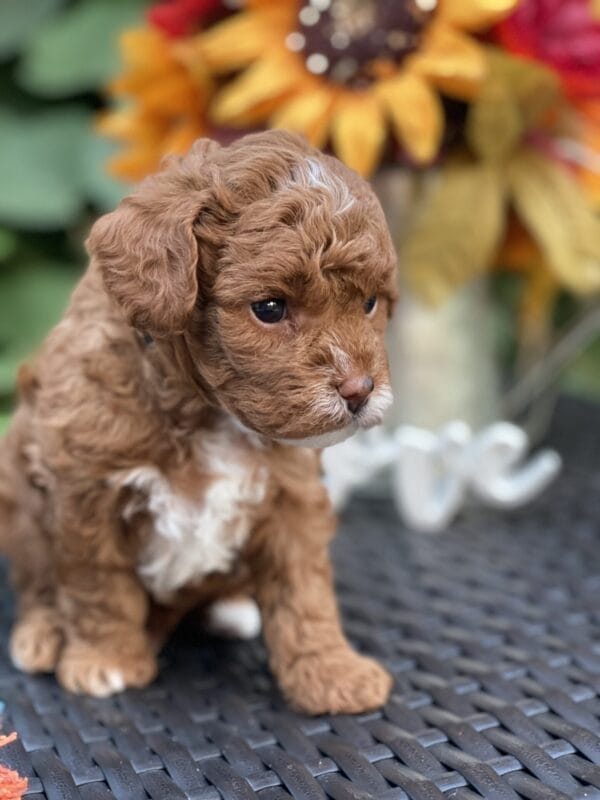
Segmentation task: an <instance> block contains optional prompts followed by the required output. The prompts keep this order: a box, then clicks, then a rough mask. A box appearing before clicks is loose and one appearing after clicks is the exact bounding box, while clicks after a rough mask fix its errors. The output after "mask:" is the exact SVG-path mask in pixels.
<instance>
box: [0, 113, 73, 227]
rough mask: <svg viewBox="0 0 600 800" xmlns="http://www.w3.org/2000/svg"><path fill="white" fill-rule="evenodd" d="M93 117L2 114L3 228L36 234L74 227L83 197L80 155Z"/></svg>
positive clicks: (0, 179) (0, 211)
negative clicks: (11, 227) (71, 225)
mask: <svg viewBox="0 0 600 800" xmlns="http://www.w3.org/2000/svg"><path fill="white" fill-rule="evenodd" d="M87 134H88V116H87V114H86V113H85V112H84V111H83V110H79V109H77V108H63V109H56V110H49V111H43V112H40V113H37V114H34V115H29V116H18V115H16V114H12V113H11V112H9V111H8V110H6V111H2V110H0V141H2V147H0V186H1V187H2V191H1V192H0V222H3V223H4V224H7V225H12V226H15V227H18V228H26V229H30V230H52V229H56V228H64V227H67V226H69V225H70V224H71V223H72V222H73V221H74V219H75V218H76V217H77V215H78V213H79V211H80V209H81V206H82V203H83V191H82V187H81V177H80V175H79V168H78V162H79V154H80V152H81V146H82V142H83V140H84V139H85V137H86V136H87Z"/></svg>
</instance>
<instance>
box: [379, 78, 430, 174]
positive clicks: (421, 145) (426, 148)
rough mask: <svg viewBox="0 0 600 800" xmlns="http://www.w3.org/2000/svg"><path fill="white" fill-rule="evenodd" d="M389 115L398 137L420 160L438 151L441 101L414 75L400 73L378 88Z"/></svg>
mask: <svg viewBox="0 0 600 800" xmlns="http://www.w3.org/2000/svg"><path fill="white" fill-rule="evenodd" d="M377 92H378V94H379V97H380V98H381V99H382V101H383V103H384V105H385V108H386V111H387V113H388V115H389V117H390V118H391V121H392V125H393V128H394V132H395V134H396V137H397V138H398V140H399V141H400V142H401V143H402V144H403V145H404V146H405V147H406V149H407V151H408V152H409V153H410V155H411V156H412V157H413V158H414V159H415V160H416V161H418V162H419V163H427V162H429V161H431V160H432V159H433V158H435V156H436V155H437V153H438V150H439V147H440V141H441V138H442V133H443V126H444V114H443V110H442V104H441V103H440V100H439V98H438V96H437V94H436V93H435V92H434V91H433V89H432V88H431V87H430V86H429V84H428V83H427V82H426V81H424V80H423V79H422V78H420V77H419V76H417V75H411V74H409V73H404V74H400V75H399V76H398V77H396V78H392V79H391V80H388V81H384V82H382V83H381V84H380V85H379V86H378V87H377Z"/></svg>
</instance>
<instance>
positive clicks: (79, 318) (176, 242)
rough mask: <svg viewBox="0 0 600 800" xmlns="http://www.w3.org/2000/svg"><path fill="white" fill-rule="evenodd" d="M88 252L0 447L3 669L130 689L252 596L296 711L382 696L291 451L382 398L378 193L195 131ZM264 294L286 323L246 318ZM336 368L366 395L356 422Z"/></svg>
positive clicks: (27, 374) (343, 426)
mask: <svg viewBox="0 0 600 800" xmlns="http://www.w3.org/2000/svg"><path fill="white" fill-rule="evenodd" d="M88 249H89V252H90V255H91V261H90V265H89V268H88V270H87V272H86V273H85V275H84V276H83V278H82V280H81V282H80V284H79V286H78V287H77V288H76V290H75V292H74V294H73V297H72V301H71V304H70V306H69V308H68V310H67V312H66V314H65V316H64V319H63V321H62V322H61V323H60V324H59V325H58V326H57V327H56V328H55V329H54V330H53V331H52V332H51V333H50V335H49V336H48V338H47V340H46V342H45V344H44V346H43V348H42V349H41V352H40V353H39V355H38V357H37V359H36V361H35V363H33V364H31V365H29V366H27V367H24V368H23V370H22V372H21V375H20V381H19V383H20V394H21V402H20V405H19V407H18V409H17V411H16V414H15V416H14V419H13V422H12V426H11V428H10V430H9V432H8V434H7V437H6V439H5V441H4V442H3V443H2V447H1V449H0V532H1V534H2V539H3V542H4V544H5V546H6V549H7V550H8V552H9V555H10V557H11V559H12V570H13V578H14V582H15V585H16V588H17V591H18V598H19V603H18V615H17V620H16V623H15V626H14V630H13V633H12V637H11V653H12V658H13V661H14V663H15V664H16V665H17V666H19V667H21V668H22V669H24V670H27V671H31V672H35V671H52V670H55V671H56V673H57V676H58V678H59V680H60V681H61V682H62V684H63V685H64V686H65V687H66V688H68V689H70V690H72V691H77V692H84V693H90V694H94V695H98V696H101V695H106V694H110V693H111V692H113V691H119V690H121V689H123V688H124V687H127V686H143V685H145V684H146V683H148V682H149V681H150V680H152V678H153V677H154V675H155V674H156V651H157V649H158V648H159V647H160V645H161V644H162V642H163V641H164V640H165V637H166V636H167V635H168V633H169V631H170V630H171V629H172V627H173V626H174V625H175V624H176V623H177V622H178V620H179V619H180V618H181V616H182V615H183V614H184V613H186V612H187V611H189V610H190V609H192V608H194V607H204V608H206V609H208V608H209V607H210V604H212V603H215V602H217V601H218V602H224V601H227V599H228V598H232V599H235V598H240V597H243V596H248V595H251V596H252V597H254V598H255V600H256V602H257V604H258V606H259V608H260V612H261V615H262V621H263V628H264V636H265V641H266V644H267V647H268V650H269V654H270V662H271V665H272V668H273V671H274V673H275V674H276V676H277V678H278V680H279V683H280V685H281V687H282V689H283V691H284V692H285V694H286V696H287V697H288V698H289V700H290V701H291V702H292V703H293V704H294V705H295V706H297V707H299V708H301V709H303V710H305V711H307V712H311V713H319V712H336V711H344V712H350V711H362V710H365V709H368V708H372V707H375V706H377V705H379V704H381V703H382V702H383V701H384V700H385V698H386V696H387V694H388V692H389V689H390V678H389V676H388V674H387V673H386V672H385V671H384V670H383V669H382V668H381V667H380V666H378V665H377V664H375V663H374V662H373V661H371V660H370V659H367V658H364V657H362V656H360V655H358V654H356V653H355V652H353V651H352V650H351V648H350V646H349V645H348V643H347V642H346V640H345V638H344V635H343V633H342V630H341V626H340V621H339V616H338V611H337V607H336V602H335V597H334V593H333V588H332V577H331V568H330V564H329V556H328V545H329V541H330V539H331V537H332V535H333V532H334V519H333V515H332V511H331V508H330V505H329V502H328V499H327V496H326V493H325V490H324V489H323V487H322V485H321V483H320V477H319V456H318V453H317V452H315V451H314V450H311V449H308V448H307V447H306V446H303V445H306V444H315V445H320V444H321V443H323V442H324V441H326V440H327V439H332V438H333V439H335V438H339V437H343V436H346V435H349V434H350V433H352V432H354V431H355V430H356V429H357V428H359V427H368V426H370V425H373V424H376V423H377V422H379V421H380V419H381V416H382V413H383V411H384V410H385V408H386V407H387V405H388V404H389V400H390V393H389V379H388V372H387V363H386V356H385V351H384V344H383V337H384V330H385V326H386V321H387V318H388V316H389V314H390V312H391V308H392V305H393V302H394V299H395V292H396V290H395V276H394V272H395V256H394V251H393V247H392V244H391V241H390V238H389V234H388V232H387V229H386V225H385V222H384V217H383V214H382V211H381V208H380V206H379V204H378V202H377V200H376V199H375V197H374V195H373V193H372V192H371V190H370V189H369V187H368V186H367V184H366V183H365V182H364V181H363V180H361V179H360V178H359V177H358V176H357V175H355V174H354V173H352V172H351V171H350V170H349V169H347V168H346V167H344V166H343V165H342V164H340V163H339V162H338V161H336V160H335V159H333V158H330V157H327V156H324V155H322V154H321V153H319V152H318V151H316V150H314V149H312V148H310V147H309V146H308V145H307V144H306V143H305V142H304V141H303V140H301V139H300V138H298V137H295V136H293V135H290V134H286V133H283V132H267V133H261V134H255V135H252V136H248V137H245V138H244V139H241V140H239V141H238V142H236V143H235V144H233V145H231V146H229V147H226V148H225V147H223V148H222V147H219V146H218V145H217V144H215V143H214V142H210V141H207V140H200V141H198V142H197V143H196V144H195V145H194V147H193V148H192V150H191V151H190V153H189V154H188V155H186V156H185V157H182V158H174V159H172V160H170V161H168V162H167V163H166V164H165V166H164V168H163V169H162V171H161V172H159V173H158V174H157V175H155V176H153V177H151V178H149V179H147V180H145V181H144V182H143V183H142V184H141V185H140V186H139V188H138V189H137V190H136V191H135V192H134V193H133V194H132V195H130V196H129V197H127V198H126V199H125V200H124V201H123V202H122V203H121V204H120V206H119V207H118V208H117V209H116V210H115V211H114V212H113V213H111V214H108V215H106V216H104V217H102V218H101V219H99V220H98V222H96V224H95V225H94V227H93V229H92V232H91V235H90V237H89V240H88ZM372 295H377V297H378V304H377V307H376V309H375V312H374V313H373V314H371V315H367V314H366V313H365V310H364V301H365V299H366V298H367V297H370V296H372ZM268 297H283V298H285V299H286V301H287V306H288V310H289V314H288V317H287V318H286V319H285V320H284V321H283V322H281V323H279V324H277V325H265V324H263V323H261V322H259V321H258V320H257V319H256V318H255V317H254V315H253V314H252V311H251V304H252V303H253V302H254V301H257V300H260V299H265V298H268ZM350 374H368V375H370V376H372V377H373V381H374V384H375V389H374V391H373V394H372V396H371V398H370V400H369V401H368V402H367V403H366V405H365V406H364V408H362V409H361V410H360V411H359V412H358V413H357V414H355V415H353V414H351V413H350V412H349V410H348V408H347V406H346V404H345V403H344V402H343V400H342V399H341V397H340V395H339V393H338V390H337V387H338V386H340V385H341V383H342V382H343V381H344V380H345V379H346V378H348V376H349V375H350ZM340 432H341V433H340ZM291 444H295V445H300V446H290V445H291ZM243 605H244V604H242V606H243ZM234 606H235V604H234ZM246 627H248V626H246ZM255 628H256V625H254V629H255Z"/></svg>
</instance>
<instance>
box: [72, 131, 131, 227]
mask: <svg viewBox="0 0 600 800" xmlns="http://www.w3.org/2000/svg"><path fill="white" fill-rule="evenodd" d="M82 145H83V146H82V154H81V182H82V187H83V191H84V192H85V195H86V197H87V198H88V199H89V200H90V201H91V202H92V203H93V204H94V205H95V206H96V208H97V209H98V210H99V211H112V209H113V208H114V207H115V206H116V205H117V204H118V203H119V202H120V201H121V200H122V199H123V197H124V195H125V194H126V193H127V192H128V191H129V189H130V188H131V186H130V184H128V183H125V182H124V181H119V180H116V179H115V178H113V177H111V176H110V175H109V174H108V170H107V169H106V163H107V161H108V159H109V158H110V156H111V155H112V154H113V153H115V152H116V151H117V150H118V149H119V145H118V144H116V143H115V142H111V141H109V140H108V139H104V138H102V137H100V136H97V135H96V134H94V132H93V131H90V133H89V135H88V136H87V137H86V139H85V141H84V142H82Z"/></svg>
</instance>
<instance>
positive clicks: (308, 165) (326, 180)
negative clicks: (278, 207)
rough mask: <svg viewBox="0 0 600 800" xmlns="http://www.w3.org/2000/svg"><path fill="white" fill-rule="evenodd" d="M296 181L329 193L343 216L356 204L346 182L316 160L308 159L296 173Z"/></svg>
mask: <svg viewBox="0 0 600 800" xmlns="http://www.w3.org/2000/svg"><path fill="white" fill-rule="evenodd" d="M294 180H295V181H296V183H300V184H302V185H303V186H307V187H317V188H319V189H324V190H325V191H327V192H328V194H329V195H330V197H331V200H332V205H333V208H334V210H335V213H336V214H343V213H344V211H348V209H349V208H351V207H352V206H353V205H354V203H355V202H356V199H355V198H354V196H353V195H352V193H351V192H350V189H349V188H348V185H347V184H346V182H345V181H343V180H342V179H341V178H339V177H338V176H337V175H334V173H333V172H331V170H329V169H327V167H326V166H325V165H324V164H320V163H319V162H318V161H315V159H314V158H307V159H306V162H305V164H303V165H302V166H301V167H299V168H298V169H296V170H295V171H294Z"/></svg>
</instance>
